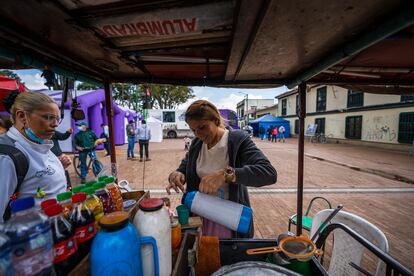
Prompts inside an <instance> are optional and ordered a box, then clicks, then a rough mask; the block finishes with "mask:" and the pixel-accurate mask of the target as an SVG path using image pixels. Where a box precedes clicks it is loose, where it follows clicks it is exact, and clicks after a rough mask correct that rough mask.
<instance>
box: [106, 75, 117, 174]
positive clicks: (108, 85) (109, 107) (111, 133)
mask: <svg viewBox="0 0 414 276" xmlns="http://www.w3.org/2000/svg"><path fill="white" fill-rule="evenodd" d="M104 88H105V106H106V116H107V117H108V128H109V145H110V148H111V173H112V175H113V176H114V177H115V178H116V177H117V174H118V172H117V167H116V153H115V139H114V124H113V121H112V118H113V110H112V84H111V82H110V81H109V80H107V79H106V80H105V81H104Z"/></svg>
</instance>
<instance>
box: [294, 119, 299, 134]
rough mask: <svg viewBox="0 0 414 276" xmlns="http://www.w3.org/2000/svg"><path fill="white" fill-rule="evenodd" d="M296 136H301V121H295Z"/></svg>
mask: <svg viewBox="0 0 414 276" xmlns="http://www.w3.org/2000/svg"><path fill="white" fill-rule="evenodd" d="M295 134H299V120H295Z"/></svg>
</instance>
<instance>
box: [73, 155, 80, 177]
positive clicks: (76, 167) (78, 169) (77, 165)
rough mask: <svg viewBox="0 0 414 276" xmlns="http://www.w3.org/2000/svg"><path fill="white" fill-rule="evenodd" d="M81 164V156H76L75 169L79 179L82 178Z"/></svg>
mask: <svg viewBox="0 0 414 276" xmlns="http://www.w3.org/2000/svg"><path fill="white" fill-rule="evenodd" d="M80 164H81V162H80V159H79V156H77V155H75V156H74V157H73V168H74V169H75V172H76V174H77V175H78V176H79V177H80V176H81V171H80Z"/></svg>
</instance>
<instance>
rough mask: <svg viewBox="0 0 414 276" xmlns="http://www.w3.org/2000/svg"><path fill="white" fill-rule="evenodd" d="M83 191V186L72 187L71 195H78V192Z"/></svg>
mask: <svg viewBox="0 0 414 276" xmlns="http://www.w3.org/2000/svg"><path fill="white" fill-rule="evenodd" d="M83 189H85V186H84V185H79V186H76V187H73V188H72V193H74V194H77V193H80V192H82V191H83Z"/></svg>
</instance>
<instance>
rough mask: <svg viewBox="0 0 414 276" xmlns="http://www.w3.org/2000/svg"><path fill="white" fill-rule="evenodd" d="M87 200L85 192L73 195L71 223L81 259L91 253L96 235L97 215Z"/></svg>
mask: <svg viewBox="0 0 414 276" xmlns="http://www.w3.org/2000/svg"><path fill="white" fill-rule="evenodd" d="M85 200H86V194H85V193H84V192H80V193H77V194H74V195H73V196H72V202H73V210H72V212H71V213H70V217H69V221H70V223H72V225H73V227H75V235H76V242H77V243H78V248H79V257H80V259H82V258H83V257H85V256H86V255H87V254H88V253H89V251H90V248H91V244H92V240H93V238H94V237H95V235H96V224H95V217H94V215H93V213H92V211H91V210H90V209H89V208H88V207H87V206H86V204H85Z"/></svg>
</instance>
